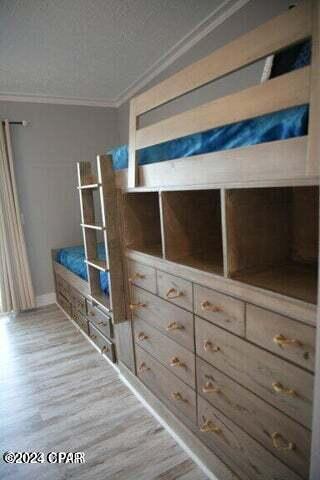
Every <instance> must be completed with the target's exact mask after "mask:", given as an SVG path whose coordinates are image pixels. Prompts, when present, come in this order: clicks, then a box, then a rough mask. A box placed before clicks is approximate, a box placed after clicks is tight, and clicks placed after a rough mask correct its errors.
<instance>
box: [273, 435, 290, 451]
mask: <svg viewBox="0 0 320 480" xmlns="http://www.w3.org/2000/svg"><path fill="white" fill-rule="evenodd" d="M271 439H272V444H273V447H274V448H275V449H276V450H283V451H285V452H287V451H289V450H295V448H296V446H295V444H294V443H293V442H289V441H288V440H287V439H286V438H284V437H283V436H282V435H281V433H279V432H274V433H272V434H271Z"/></svg>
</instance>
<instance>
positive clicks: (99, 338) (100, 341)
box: [89, 322, 116, 362]
mask: <svg viewBox="0 0 320 480" xmlns="http://www.w3.org/2000/svg"><path fill="white" fill-rule="evenodd" d="M89 334H90V338H91V340H93V342H94V343H95V344H96V345H97V347H99V349H100V352H101V353H103V354H104V355H106V356H107V357H108V358H109V359H110V360H111V361H112V362H115V361H116V358H115V351H114V345H113V343H112V342H111V341H110V340H109V339H108V338H106V337H105V336H104V335H102V333H101V332H100V331H99V330H98V329H97V328H96V327H95V326H94V325H93V324H92V323H91V322H89Z"/></svg>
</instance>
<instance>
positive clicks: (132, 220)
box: [124, 192, 162, 257]
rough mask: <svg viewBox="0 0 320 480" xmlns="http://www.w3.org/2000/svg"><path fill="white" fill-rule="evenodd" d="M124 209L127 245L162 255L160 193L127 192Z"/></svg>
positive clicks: (155, 254) (134, 248)
mask: <svg viewBox="0 0 320 480" xmlns="http://www.w3.org/2000/svg"><path fill="white" fill-rule="evenodd" d="M124 209H125V216H124V218H125V225H124V237H125V244H126V247H127V248H130V249H132V250H137V251H140V252H143V253H147V254H150V255H154V256H157V257H162V241H161V222H160V206H159V193H158V192H137V193H127V194H126V195H125V201H124Z"/></svg>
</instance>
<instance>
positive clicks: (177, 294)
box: [166, 288, 183, 300]
mask: <svg viewBox="0 0 320 480" xmlns="http://www.w3.org/2000/svg"><path fill="white" fill-rule="evenodd" d="M182 296H183V292H180V291H179V290H177V289H176V288H169V290H168V291H167V293H166V297H167V298H169V299H170V300H173V299H174V298H179V297H182Z"/></svg>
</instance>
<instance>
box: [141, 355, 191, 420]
mask: <svg viewBox="0 0 320 480" xmlns="http://www.w3.org/2000/svg"><path fill="white" fill-rule="evenodd" d="M136 360H137V372H138V377H139V378H140V380H141V381H142V382H143V383H144V384H145V385H146V386H147V387H148V388H150V390H151V391H152V392H154V393H155V395H157V397H158V398H160V400H162V401H164V402H165V403H166V405H167V406H168V407H169V408H170V410H172V411H173V412H174V413H175V414H176V415H177V416H178V417H179V418H181V417H184V418H185V419H187V421H188V422H190V421H191V422H192V423H194V424H196V422H197V408H196V393H195V392H194V391H193V390H192V389H191V388H190V387H188V386H187V385H186V384H185V383H183V382H182V381H181V380H179V379H178V378H177V377H176V376H175V375H173V374H171V373H170V372H168V370H167V369H166V368H165V367H163V366H162V365H161V364H160V363H159V362H158V361H157V360H155V359H154V358H153V357H152V356H151V355H149V354H148V353H147V352H145V351H144V350H143V349H142V348H139V347H138V346H137V347H136Z"/></svg>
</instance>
